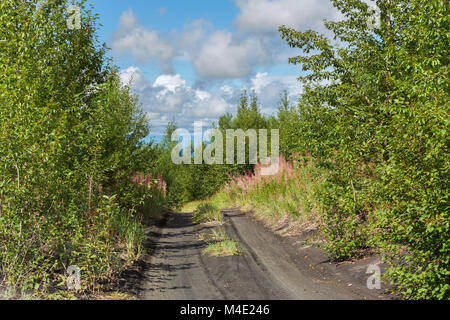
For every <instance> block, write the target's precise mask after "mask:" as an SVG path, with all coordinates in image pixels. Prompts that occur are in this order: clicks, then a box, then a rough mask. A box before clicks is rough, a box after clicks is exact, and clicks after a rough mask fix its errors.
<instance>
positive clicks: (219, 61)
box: [192, 30, 268, 79]
mask: <svg viewBox="0 0 450 320" xmlns="http://www.w3.org/2000/svg"><path fill="white" fill-rule="evenodd" d="M266 51H267V50H266V48H265V46H264V43H263V42H262V41H261V40H260V39H258V38H256V37H249V38H245V39H243V40H236V39H233V34H232V33H231V32H227V31H221V30H220V31H216V32H214V33H213V34H211V35H210V36H209V37H208V38H207V39H206V40H205V42H204V43H203V44H202V46H201V47H200V50H199V51H198V52H196V53H194V56H193V59H192V64H193V66H194V68H195V70H196V73H197V74H198V75H199V76H200V77H203V78H207V79H224V78H225V79H226V78H241V77H246V76H248V75H250V74H251V72H252V70H253V67H254V66H255V65H261V64H263V63H264V62H266V61H267V59H268V55H267V52H266Z"/></svg>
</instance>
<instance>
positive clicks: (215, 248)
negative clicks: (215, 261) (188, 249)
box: [199, 228, 242, 257]
mask: <svg viewBox="0 0 450 320" xmlns="http://www.w3.org/2000/svg"><path fill="white" fill-rule="evenodd" d="M199 239H200V240H201V241H204V242H206V243H208V247H206V249H205V250H203V254H209V255H210V256H215V257H226V256H235V255H239V254H241V253H242V249H241V247H240V246H239V243H238V242H237V241H234V240H232V239H230V238H229V237H228V236H227V233H226V231H225V229H224V228H218V229H214V230H212V231H211V232H210V233H202V234H200V236H199Z"/></svg>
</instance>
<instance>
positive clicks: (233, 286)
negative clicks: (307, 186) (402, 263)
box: [140, 210, 386, 300]
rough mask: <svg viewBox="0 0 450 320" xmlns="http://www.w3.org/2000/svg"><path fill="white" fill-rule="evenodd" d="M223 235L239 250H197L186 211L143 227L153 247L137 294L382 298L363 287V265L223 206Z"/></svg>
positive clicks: (206, 297) (196, 233)
mask: <svg viewBox="0 0 450 320" xmlns="http://www.w3.org/2000/svg"><path fill="white" fill-rule="evenodd" d="M224 214H225V217H226V222H225V228H226V231H227V234H228V236H229V237H231V238H232V239H234V240H237V241H238V242H239V244H240V246H241V248H243V251H244V253H243V254H242V255H239V256H231V257H210V256H206V255H203V254H202V251H203V249H204V248H205V247H206V244H205V243H204V242H202V241H200V240H199V238H198V236H199V234H200V233H201V232H205V231H208V229H210V228H212V227H211V226H206V225H204V224H200V225H199V224H193V223H192V222H191V214H188V213H170V214H169V217H168V219H167V222H166V224H165V226H164V227H162V228H160V229H158V231H156V232H155V231H152V232H149V239H150V240H151V241H152V243H153V250H152V252H151V254H149V256H148V258H147V261H146V268H145V272H144V273H145V274H144V280H143V283H142V289H141V294H140V298H141V299H146V300H238V299H239V300H240V299H242V300H311V299H314V300H316V299H319V300H336V299H339V300H344V299H345V300H347V299H384V298H386V296H385V295H384V294H382V291H381V290H369V289H367V288H366V285H365V283H366V279H367V277H368V276H369V275H365V269H364V268H365V267H366V265H367V264H368V263H369V262H370V261H366V262H363V263H362V265H361V263H360V264H356V265H352V264H348V265H342V266H336V265H335V264H332V263H330V261H329V260H328V258H326V255H324V254H321V253H320V251H319V249H313V248H309V247H307V246H296V244H295V242H294V241H293V240H291V239H288V240H285V239H282V238H280V237H279V236H277V235H275V234H273V233H272V232H270V231H269V230H267V229H266V228H265V227H264V226H262V225H261V224H260V223H258V222H255V221H254V220H253V219H252V218H251V217H248V216H246V215H245V214H242V213H240V212H239V211H237V210H227V211H224Z"/></svg>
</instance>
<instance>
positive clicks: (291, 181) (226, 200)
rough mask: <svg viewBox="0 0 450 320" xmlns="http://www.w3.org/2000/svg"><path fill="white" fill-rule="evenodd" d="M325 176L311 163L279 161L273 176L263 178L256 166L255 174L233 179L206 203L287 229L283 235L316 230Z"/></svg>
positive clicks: (319, 219)
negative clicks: (249, 212) (239, 211)
mask: <svg viewBox="0 0 450 320" xmlns="http://www.w3.org/2000/svg"><path fill="white" fill-rule="evenodd" d="M297 164H298V165H297ZM325 174H326V173H325V172H323V170H322V169H319V168H317V166H315V164H314V163H313V162H312V161H308V162H307V163H294V162H288V161H285V160H284V159H283V158H281V159H280V170H279V172H278V173H277V174H276V175H273V176H263V175H261V174H260V168H258V166H256V168H255V173H254V174H247V175H244V176H238V177H233V178H232V179H231V181H230V182H229V183H228V184H227V186H226V187H225V188H224V189H222V190H221V191H220V192H218V193H217V194H216V195H215V196H213V197H212V198H211V199H209V200H208V201H209V202H210V203H212V204H214V205H216V206H217V207H219V208H222V209H223V208H230V207H235V206H239V207H241V210H243V211H253V212H254V214H255V216H256V217H257V218H258V219H260V220H262V221H263V222H264V223H266V224H267V225H269V226H271V227H273V228H275V229H276V228H278V227H280V226H284V225H287V226H286V227H284V228H283V230H282V232H281V233H282V234H286V235H288V234H297V233H301V232H303V231H311V230H316V229H317V228H318V227H319V226H320V224H321V223H322V222H321V216H320V212H321V209H320V204H319V201H318V199H317V194H318V193H317V191H318V190H319V189H320V188H321V187H322V185H323V183H322V182H323V180H324V177H325Z"/></svg>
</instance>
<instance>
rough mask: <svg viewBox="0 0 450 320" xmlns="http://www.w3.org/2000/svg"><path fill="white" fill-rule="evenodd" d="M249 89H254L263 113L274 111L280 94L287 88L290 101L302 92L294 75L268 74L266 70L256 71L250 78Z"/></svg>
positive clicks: (293, 100)
mask: <svg viewBox="0 0 450 320" xmlns="http://www.w3.org/2000/svg"><path fill="white" fill-rule="evenodd" d="M249 87H250V90H253V91H255V93H256V94H257V96H258V99H259V101H260V103H261V110H262V112H263V113H265V114H272V113H274V112H275V111H276V109H277V105H278V102H279V100H280V94H281V93H282V92H283V91H284V90H287V92H288V95H289V96H290V98H291V101H292V102H295V101H296V100H298V97H299V95H300V93H301V92H302V86H301V83H300V82H299V81H298V79H297V76H295V75H269V74H268V73H267V72H264V73H257V74H256V75H255V76H254V77H253V78H252V79H251V80H250V86H249Z"/></svg>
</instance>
